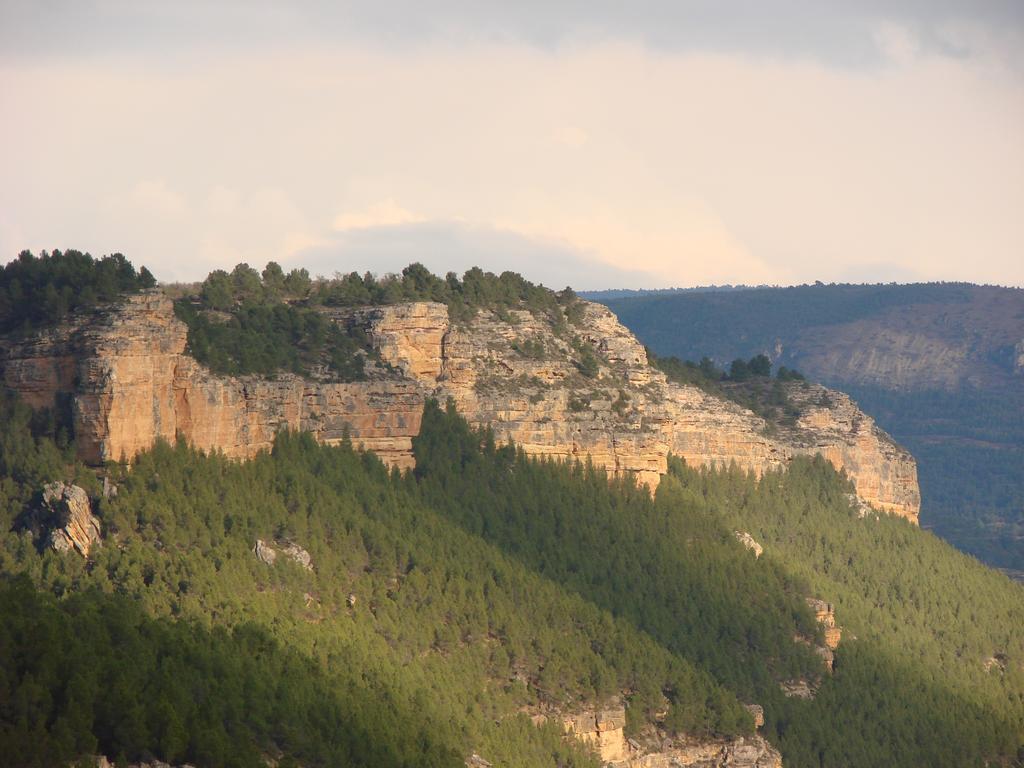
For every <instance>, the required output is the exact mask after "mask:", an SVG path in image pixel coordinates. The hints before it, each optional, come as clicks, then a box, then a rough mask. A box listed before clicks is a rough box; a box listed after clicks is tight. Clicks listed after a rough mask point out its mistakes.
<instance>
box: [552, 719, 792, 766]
mask: <svg viewBox="0 0 1024 768" xmlns="http://www.w3.org/2000/svg"><path fill="white" fill-rule="evenodd" d="M751 706H753V707H755V708H756V710H757V713H753V712H752V714H754V715H755V718H757V714H758V713H759V714H760V716H761V717H760V724H759V725H763V724H764V713H763V711H762V710H761V708H760V707H758V706H757V705H751ZM625 724H626V711H625V709H624V708H623V707H622V705H619V704H616V705H612V706H609V707H605V708H603V709H594V710H587V711H584V712H578V713H576V714H573V715H565V716H563V717H562V727H563V728H564V729H565V733H566V734H567V735H568V736H570V737H573V738H576V739H579V740H580V741H582V742H584V743H585V744H588V745H590V746H591V747H593V749H594V751H595V752H596V753H597V754H598V756H599V757H600V758H601V762H602V763H605V764H608V765H611V766H612V767H613V768H678V766H694V767H695V768H782V756H781V755H780V754H779V753H778V752H777V751H776V750H775V749H774V748H773V747H772V746H771V745H770V744H769V743H768V742H767V741H765V740H764V739H763V738H761V737H760V736H752V737H739V738H736V739H732V740H726V739H712V740H700V739H690V738H670V737H665V736H664V734H663V733H660V732H659V731H658V730H657V729H655V728H648V729H647V731H648V733H646V735H645V736H644V737H642V738H640V737H638V738H639V740H637V739H626V737H625V734H624V731H623V729H624V727H625Z"/></svg>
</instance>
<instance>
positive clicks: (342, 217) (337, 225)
mask: <svg viewBox="0 0 1024 768" xmlns="http://www.w3.org/2000/svg"><path fill="white" fill-rule="evenodd" d="M425 220H426V219H425V218H424V217H423V216H421V215H420V214H417V213H413V212H412V211H408V210H406V209H405V208H403V207H402V206H400V205H399V204H398V203H396V202H395V201H394V200H393V199H391V198H388V199H387V200H384V201H382V202H379V203H374V204H373V205H370V206H368V207H366V208H363V209H362V210H354V211H345V212H343V213H339V214H338V215H337V216H335V217H334V229H335V230H337V231H338V232H345V231H347V230H351V229H368V228H370V227H393V226H396V225H399V224H416V223H418V222H421V221H425Z"/></svg>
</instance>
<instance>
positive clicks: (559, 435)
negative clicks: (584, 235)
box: [3, 290, 920, 521]
mask: <svg viewBox="0 0 1024 768" xmlns="http://www.w3.org/2000/svg"><path fill="white" fill-rule="evenodd" d="M328 314H330V315H331V316H332V318H333V319H334V320H335V321H336V322H339V323H343V324H346V325H348V326H349V327H358V328H359V329H360V330H361V332H363V333H365V334H366V336H367V337H368V338H369V339H370V340H371V343H372V344H373V345H374V348H375V349H376V351H377V354H378V355H379V356H380V358H381V360H383V361H384V363H386V364H387V365H385V366H378V367H377V368H379V370H377V369H375V370H374V371H373V373H372V375H371V377H370V379H369V380H368V381H360V382H351V383H338V382H330V381H321V380H314V379H303V378H301V377H298V376H294V375H279V376H276V377H274V378H272V379H266V378H259V377H252V376H247V377H227V376H217V375H214V374H212V373H211V372H210V371H208V370H207V369H205V368H203V367H202V366H200V365H199V364H198V363H197V362H196V361H195V360H194V359H192V358H191V357H189V356H188V355H187V354H186V353H185V347H186V328H185V326H184V324H183V323H181V322H180V321H179V320H177V319H176V318H175V316H174V313H173V306H172V304H171V302H170V300H169V299H167V298H166V297H165V296H164V295H163V294H162V293H160V292H159V291H158V290H154V291H149V292H144V293H141V294H138V295H134V296H130V297H127V298H126V299H125V300H124V301H123V302H121V303H120V304H118V305H116V306H112V307H108V308H106V309H104V310H103V311H100V312H96V313H94V314H92V315H88V316H82V317H78V318H76V319H75V320H74V322H72V323H69V324H67V325H64V326H61V327H60V328H57V329H53V330H50V331H47V332H44V333H42V334H40V335H38V336H37V337H34V338H33V339H31V340H29V341H27V342H23V343H18V344H7V345H6V349H5V350H4V357H5V359H4V362H3V380H4V383H5V384H6V386H7V387H9V388H10V389H13V390H15V391H17V392H18V393H19V394H20V395H21V396H22V397H23V398H24V399H25V400H26V401H27V402H28V403H29V404H31V405H33V406H37V407H38V406H51V405H54V404H55V403H56V402H57V400H58V399H59V398H61V397H69V398H70V399H71V401H72V404H73V413H74V428H75V435H76V443H77V445H78V446H79V450H80V451H81V454H82V458H83V459H85V460H86V461H89V462H93V463H99V462H102V461H107V460H119V459H122V458H124V459H131V458H132V457H133V456H135V455H136V454H137V453H138V452H139V451H141V450H144V449H146V448H148V447H149V446H151V445H152V444H153V442H154V441H155V440H157V439H165V440H173V439H174V438H175V436H176V435H179V434H180V435H182V436H184V437H185V438H186V439H187V440H188V441H189V442H190V443H191V444H193V445H194V446H196V447H197V448H200V449H203V450H219V451H222V452H223V453H225V454H226V455H228V456H232V457H239V458H246V457H250V456H252V455H254V454H255V453H256V452H258V451H260V450H263V449H267V448H269V447H270V446H271V445H272V443H273V440H274V436H275V434H276V433H277V432H278V431H279V430H281V429H285V428H288V429H295V430H303V431H308V432H311V433H312V434H313V435H314V436H315V437H316V439H317V440H320V441H321V442H325V443H337V442H340V441H341V440H343V439H344V438H345V436H346V435H347V436H349V437H350V438H351V440H352V442H353V444H355V445H356V446H360V447H363V448H365V449H368V450H372V451H374V452H375V453H377V454H378V455H379V456H380V457H381V458H382V459H383V460H384V461H386V462H388V463H389V464H392V465H396V466H398V467H400V468H409V467H411V466H412V464H413V457H412V438H413V437H414V436H415V435H417V434H418V433H419V429H420V421H421V417H422V409H423V405H424V402H425V400H426V398H427V397H432V396H433V397H438V398H439V399H441V400H442V401H444V400H447V399H448V398H451V399H452V400H453V401H454V402H455V403H456V405H457V407H458V409H459V411H460V412H461V413H462V414H463V415H464V416H465V417H466V418H467V419H468V420H469V421H470V422H471V423H473V424H476V425H485V424H486V425H489V426H491V427H492V428H493V430H494V433H495V436H496V438H498V439H499V440H509V439H511V440H514V441H515V442H516V444H517V445H519V446H520V447H521V448H523V449H524V450H525V451H526V452H527V453H529V454H533V455H544V456H552V457H556V458H560V459H570V460H572V459H585V458H589V459H590V460H591V461H592V462H593V463H594V464H595V465H596V466H599V467H603V468H606V469H608V470H609V471H611V472H615V473H632V474H634V475H635V476H636V477H637V478H638V480H640V481H641V482H644V483H646V484H648V485H649V486H651V487H653V486H655V485H656V484H657V483H658V481H659V479H660V476H661V475H662V474H664V473H665V471H666V468H667V457H668V454H669V453H670V452H671V453H673V454H675V455H677V456H680V457H682V458H683V459H685V460H686V461H687V463H689V464H691V465H694V466H712V465H728V464H730V463H733V462H735V463H736V464H737V465H738V466H739V467H741V468H744V469H746V470H749V471H753V472H756V473H763V472H764V471H767V470H771V469H775V468H780V467H784V466H785V465H786V464H787V463H788V462H789V461H790V460H791V459H792V458H793V457H794V456H797V455H813V454H816V453H821V454H822V455H824V456H825V457H826V458H827V459H828V460H829V461H831V462H832V463H833V464H834V465H835V466H836V467H837V468H840V469H844V470H845V471H846V472H847V474H848V475H849V476H850V478H851V480H852V481H853V482H854V485H855V487H856V489H857V493H858V496H859V497H860V499H861V500H862V501H863V502H865V503H868V504H870V505H872V506H873V507H876V508H878V509H883V510H886V511H889V512H892V513H895V514H899V515H903V516H905V517H908V518H910V519H912V520H915V521H916V519H917V512H918V507H919V504H920V497H919V492H918V488H917V474H916V466H915V464H914V461H913V459H912V458H911V457H910V455H909V454H908V453H907V452H906V451H904V450H903V449H901V448H899V447H898V446H896V445H895V444H894V443H893V442H892V441H891V440H890V439H889V438H888V437H887V436H886V435H885V434H884V433H883V432H881V430H879V429H878V428H877V427H876V426H875V425H874V422H873V421H872V420H871V419H870V418H869V417H868V416H866V415H865V414H863V413H861V412H860V411H859V410H858V409H857V408H856V406H855V405H854V404H853V402H852V401H851V400H850V399H849V398H848V397H846V396H845V395H842V394H841V393H837V392H832V391H831V390H826V389H825V388H824V387H818V386H815V385H801V386H797V385H793V391H792V392H790V393H789V394H790V399H791V400H794V401H799V404H800V407H801V413H802V416H801V418H800V420H799V422H798V424H797V425H796V426H795V427H792V428H787V429H785V430H781V431H779V430H776V431H775V432H772V433H770V430H769V429H768V426H769V425H767V424H766V423H765V422H764V420H763V419H761V418H760V417H758V416H756V415H755V414H753V413H752V412H750V411H748V410H746V409H744V408H742V407H740V406H739V405H736V404H735V403H732V402H729V401H726V400H722V399H720V398H718V397H715V396H712V395H710V394H708V393H706V392H703V391H701V390H699V389H697V388H695V387H690V386H680V385H677V384H673V383H671V382H668V381H667V380H666V379H665V376H664V375H663V374H662V373H661V372H659V371H657V370H656V369H654V368H652V367H651V366H650V365H648V361H647V355H646V352H645V350H644V348H643V346H642V345H641V344H640V343H639V342H638V341H637V340H636V338H635V337H634V336H633V335H632V334H631V333H630V332H629V331H628V330H627V329H626V328H624V327H623V326H622V325H621V324H619V323H618V321H617V320H616V318H615V316H614V315H613V314H612V313H611V312H610V311H609V310H608V309H607V308H605V307H603V306H600V305H596V304H590V303H585V304H584V305H583V318H582V321H581V322H580V323H579V324H578V325H571V324H568V323H562V324H561V325H558V326H556V325H555V324H553V323H552V322H551V321H550V320H549V319H548V318H547V317H543V316H535V315H533V314H531V313H530V312H527V311H509V312H507V313H505V314H503V315H502V316H501V317H499V316H498V315H497V314H495V313H492V312H489V311H486V310H481V311H480V312H478V314H477V316H476V318H475V319H473V320H472V321H470V322H468V323H461V324H453V323H451V322H450V321H449V318H448V312H447V308H446V307H445V306H444V305H443V304H437V303H432V302H413V303H408V304H399V305H390V306H383V307H370V308H365V309H359V310H346V311H331V312H329V313H328ZM583 346H589V348H590V349H591V350H592V351H593V352H594V353H595V354H596V357H597V359H598V362H599V365H598V373H597V375H596V376H589V375H585V373H586V372H585V370H584V367H583V366H581V364H580V360H581V354H580V349H581V348H582V347H583Z"/></svg>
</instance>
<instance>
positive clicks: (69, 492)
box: [39, 481, 100, 557]
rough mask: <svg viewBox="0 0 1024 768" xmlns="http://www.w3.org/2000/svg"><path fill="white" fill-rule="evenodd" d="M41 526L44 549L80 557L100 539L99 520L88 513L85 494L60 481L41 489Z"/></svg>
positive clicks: (88, 508) (90, 507) (79, 489)
mask: <svg viewBox="0 0 1024 768" xmlns="http://www.w3.org/2000/svg"><path fill="white" fill-rule="evenodd" d="M39 518H40V522H41V523H42V525H43V526H44V527H45V528H47V529H49V530H48V532H47V534H46V541H45V543H46V546H49V547H52V548H53V549H55V550H56V551H57V552H69V551H71V550H75V551H77V552H78V553H79V554H80V555H82V556H83V557H88V556H89V550H90V549H92V547H93V545H94V544H96V543H97V542H98V541H99V540H100V521H99V518H97V517H96V516H95V515H94V514H93V513H92V505H91V504H90V503H89V495H88V494H87V493H86V492H85V490H84V489H82V488H79V487H78V486H77V485H69V484H67V483H62V482H60V481H57V482H54V483H47V484H46V485H44V486H43V496H42V509H40V510H39Z"/></svg>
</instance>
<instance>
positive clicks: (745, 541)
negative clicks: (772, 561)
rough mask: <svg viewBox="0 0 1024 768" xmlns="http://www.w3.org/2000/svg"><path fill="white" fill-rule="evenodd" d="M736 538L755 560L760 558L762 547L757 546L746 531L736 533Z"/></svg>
mask: <svg viewBox="0 0 1024 768" xmlns="http://www.w3.org/2000/svg"><path fill="white" fill-rule="evenodd" d="M736 538H737V540H738V541H739V542H740V544H742V545H743V546H744V547H746V548H747V549H749V550H750V551H751V552H753V553H754V557H755V558H759V557H761V553H762V552H764V547H762V546H761V545H760V544H758V543H757V541H755V540H754V537H753V536H751V535H750V534H749V533H747V532H746V531H736Z"/></svg>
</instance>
